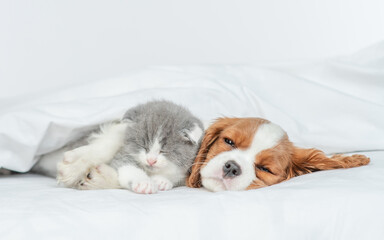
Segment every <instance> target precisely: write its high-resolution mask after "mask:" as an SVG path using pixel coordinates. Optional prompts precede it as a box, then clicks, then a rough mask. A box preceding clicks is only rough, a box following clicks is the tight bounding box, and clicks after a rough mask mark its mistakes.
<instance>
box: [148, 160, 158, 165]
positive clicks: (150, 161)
mask: <svg viewBox="0 0 384 240" xmlns="http://www.w3.org/2000/svg"><path fill="white" fill-rule="evenodd" d="M156 162H157V159H156V158H147V163H148V164H149V166H153V165H155V163H156Z"/></svg>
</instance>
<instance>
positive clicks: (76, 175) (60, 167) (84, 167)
mask: <svg viewBox="0 0 384 240" xmlns="http://www.w3.org/2000/svg"><path fill="white" fill-rule="evenodd" d="M91 166H92V164H91V161H90V159H89V154H88V152H87V148H85V147H80V148H76V149H74V150H72V151H68V152H65V153H64V158H63V160H62V161H61V162H59V163H58V164H57V181H58V182H59V183H61V184H63V185H64V186H66V187H75V186H76V185H77V184H78V183H79V181H80V180H81V179H82V178H84V176H86V174H87V172H88V171H89V168H90V167H91Z"/></svg>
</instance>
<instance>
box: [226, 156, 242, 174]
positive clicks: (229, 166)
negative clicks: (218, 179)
mask: <svg viewBox="0 0 384 240" xmlns="http://www.w3.org/2000/svg"><path fill="white" fill-rule="evenodd" d="M240 174H241V168H240V166H239V164H237V163H236V162H235V161H233V160H229V161H228V162H226V163H225V164H224V166H223V178H234V177H236V176H239V175H240Z"/></svg>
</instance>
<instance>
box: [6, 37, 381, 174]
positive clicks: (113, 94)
mask: <svg viewBox="0 0 384 240" xmlns="http://www.w3.org/2000/svg"><path fill="white" fill-rule="evenodd" d="M152 99H168V100H172V101H174V102H176V103H179V104H182V105H184V106H186V107H188V108H189V109H190V110H191V111H192V112H193V113H194V114H196V116H198V117H200V118H201V119H202V120H204V121H205V122H206V123H209V122H210V121H211V120H212V119H214V118H217V117H220V116H236V117H247V116H251V117H264V118H267V119H269V120H271V121H273V122H275V123H277V124H279V125H281V126H282V127H283V128H284V129H285V130H286V131H287V133H288V135H289V136H290V137H291V140H293V141H294V142H295V143H296V144H297V145H299V146H303V147H305V146H309V147H318V148H320V149H322V150H324V151H326V152H327V153H331V152H352V151H362V150H366V151H367V150H380V149H381V150H384V137H383V136H384V42H382V43H381V44H378V45H375V46H372V47H371V48H369V49H366V50H364V51H361V52H359V53H357V54H355V55H352V56H349V57H343V58H338V59H330V60H326V61H323V62H319V63H309V64H303V65H292V66H285V65H283V66H273V67H272V66H269V67H257V66H240V65H239V66H170V67H147V68H141V69H137V70H132V71H129V72H128V73H127V75H126V76H124V77H121V78H117V79H109V80H104V81H97V82H93V83H87V84H83V85H78V86H73V87H71V88H68V89H63V90H61V91H57V92H53V93H47V94H41V96H40V97H39V98H35V99H32V100H29V101H25V100H24V101H16V102H14V103H12V102H10V103H8V104H7V105H3V106H1V108H0V167H4V168H7V169H11V170H15V171H20V172H25V171H28V170H29V169H30V168H31V167H32V166H33V164H34V163H35V162H36V161H37V159H38V156H39V155H41V154H44V153H47V152H50V151H52V150H55V149H57V148H59V147H61V146H63V145H64V144H65V143H66V142H68V141H69V140H71V139H74V138H76V137H77V135H78V134H79V132H80V130H81V129H84V128H86V127H87V126H89V125H92V124H96V123H100V122H103V121H106V120H111V119H113V118H118V117H121V116H122V115H123V113H124V112H125V111H126V110H127V109H128V108H129V107H132V106H134V105H136V104H138V103H142V102H145V101H148V100H152Z"/></svg>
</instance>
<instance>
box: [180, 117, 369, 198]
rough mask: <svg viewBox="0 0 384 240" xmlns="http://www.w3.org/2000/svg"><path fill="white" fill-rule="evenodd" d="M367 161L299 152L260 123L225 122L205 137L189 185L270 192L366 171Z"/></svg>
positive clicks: (361, 157) (282, 135)
mask: <svg viewBox="0 0 384 240" xmlns="http://www.w3.org/2000/svg"><path fill="white" fill-rule="evenodd" d="M368 163H369V158H368V157H366V156H364V155H352V156H343V155H340V154H338V155H334V156H332V157H331V158H328V157H327V156H325V155H324V153H323V152H322V151H320V150H317V149H303V148H298V147H295V146H294V145H293V144H292V143H291V142H290V141H289V139H288V136H287V134H286V133H285V131H284V130H283V129H282V128H281V127H279V126H278V125H276V124H273V123H271V122H269V121H268V120H265V119H261V118H220V119H218V120H217V121H216V122H215V123H214V124H212V125H211V126H210V127H209V128H208V129H207V131H206V134H205V136H204V139H203V141H202V144H201V148H200V150H199V153H198V155H197V157H196V159H195V162H194V165H193V166H192V168H191V174H190V176H189V178H188V179H187V183H186V184H187V186H189V187H194V188H198V187H205V188H207V189H208V190H210V191H214V192H216V191H224V190H249V189H255V188H261V187H265V186H270V185H273V184H276V183H279V182H282V181H285V180H288V179H290V178H292V177H295V176H299V175H303V174H306V173H311V172H315V171H321V170H328V169H337V168H351V167H357V166H362V165H366V164H368Z"/></svg>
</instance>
